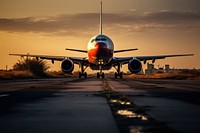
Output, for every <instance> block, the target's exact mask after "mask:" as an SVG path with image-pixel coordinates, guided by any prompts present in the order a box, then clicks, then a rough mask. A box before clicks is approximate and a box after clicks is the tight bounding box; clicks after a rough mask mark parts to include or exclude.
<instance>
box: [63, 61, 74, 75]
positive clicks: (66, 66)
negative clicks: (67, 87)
mask: <svg viewBox="0 0 200 133" xmlns="http://www.w3.org/2000/svg"><path fill="white" fill-rule="evenodd" d="M61 69H62V71H63V72H64V73H71V72H72V71H73V70H74V63H73V61H72V60H70V59H65V60H63V61H62V63H61Z"/></svg>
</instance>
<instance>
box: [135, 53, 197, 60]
mask: <svg viewBox="0 0 200 133" xmlns="http://www.w3.org/2000/svg"><path fill="white" fill-rule="evenodd" d="M193 55H194V54H174V55H156V56H136V57H135V58H136V59H138V60H140V61H145V60H155V59H165V58H167V57H178V56H193Z"/></svg>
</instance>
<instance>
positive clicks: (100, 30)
mask: <svg viewBox="0 0 200 133" xmlns="http://www.w3.org/2000/svg"><path fill="white" fill-rule="evenodd" d="M99 32H100V34H101V35H102V1H101V8H100V29H99Z"/></svg>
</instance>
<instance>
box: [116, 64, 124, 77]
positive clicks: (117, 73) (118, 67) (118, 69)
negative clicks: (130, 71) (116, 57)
mask: <svg viewBox="0 0 200 133" xmlns="http://www.w3.org/2000/svg"><path fill="white" fill-rule="evenodd" d="M120 68H121V65H120V64H118V65H117V67H115V69H116V70H117V72H115V78H117V77H118V76H119V78H120V79H122V78H123V72H120Z"/></svg>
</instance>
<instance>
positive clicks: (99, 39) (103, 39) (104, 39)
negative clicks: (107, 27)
mask: <svg viewBox="0 0 200 133" xmlns="http://www.w3.org/2000/svg"><path fill="white" fill-rule="evenodd" d="M95 41H106V38H96V39H95Z"/></svg>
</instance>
